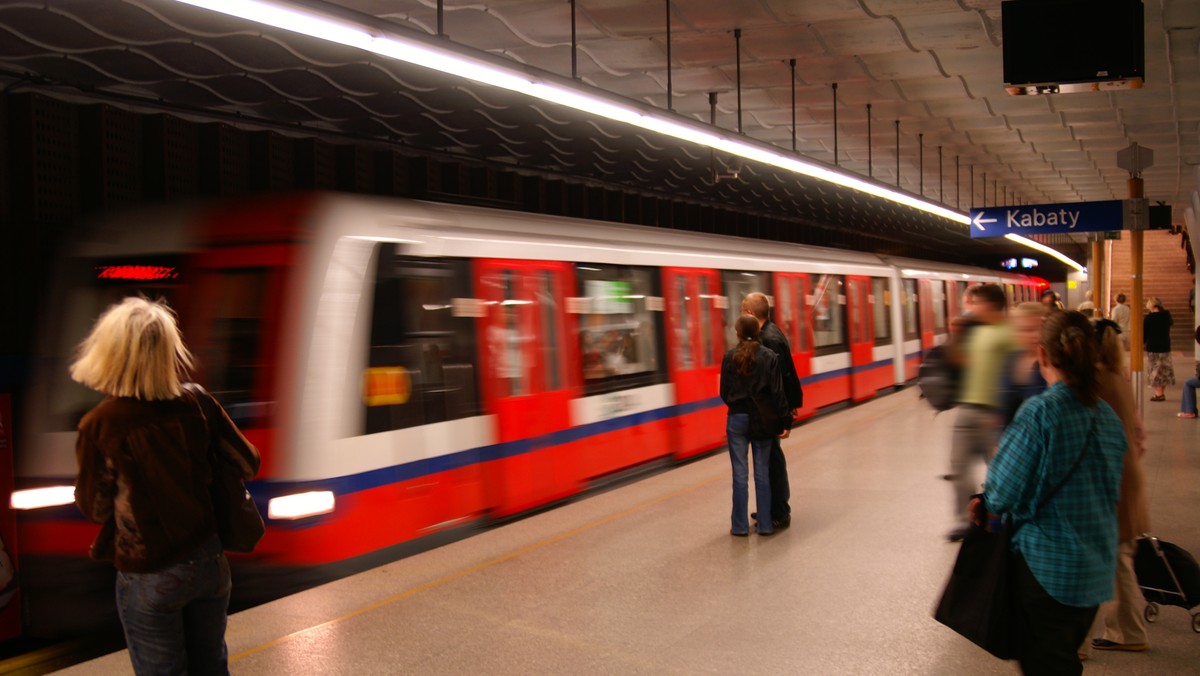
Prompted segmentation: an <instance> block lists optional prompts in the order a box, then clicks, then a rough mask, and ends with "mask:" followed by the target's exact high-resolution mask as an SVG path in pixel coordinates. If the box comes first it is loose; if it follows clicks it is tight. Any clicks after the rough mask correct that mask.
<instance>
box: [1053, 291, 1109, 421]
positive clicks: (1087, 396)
mask: <svg viewBox="0 0 1200 676" xmlns="http://www.w3.org/2000/svg"><path fill="white" fill-rule="evenodd" d="M1095 333H1096V332H1095V330H1093V329H1092V323H1091V322H1090V321H1088V318H1087V317H1084V316H1083V314H1081V313H1079V312H1052V313H1050V314H1049V315H1047V316H1046V320H1045V322H1044V323H1043V324H1042V348H1043V349H1044V350H1046V355H1047V356H1048V357H1049V359H1050V364H1051V365H1052V366H1054V368H1056V369H1058V370H1059V372H1060V373H1062V378H1063V382H1065V383H1066V384H1067V386H1068V387H1070V388H1071V391H1072V392H1074V393H1075V396H1076V397H1078V398H1079V400H1080V401H1081V402H1083V403H1084V404H1087V405H1088V406H1095V405H1096V401H1097V400H1098V399H1099V395H1098V394H1097V389H1098V383H1097V374H1096V362H1097V361H1099V359H1100V354H1099V350H1098V349H1097V347H1096V336H1095Z"/></svg>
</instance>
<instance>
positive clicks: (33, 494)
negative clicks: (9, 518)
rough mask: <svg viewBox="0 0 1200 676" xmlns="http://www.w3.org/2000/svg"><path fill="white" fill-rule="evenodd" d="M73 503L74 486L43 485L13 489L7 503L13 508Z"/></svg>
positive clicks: (37, 507) (36, 507)
mask: <svg viewBox="0 0 1200 676" xmlns="http://www.w3.org/2000/svg"><path fill="white" fill-rule="evenodd" d="M73 504H75V487H74V486H45V487H43V488H28V489H25V490H20V491H13V492H12V496H11V497H9V499H8V505H9V506H10V507H12V508H13V509H41V508H43V507H59V506H62V505H73Z"/></svg>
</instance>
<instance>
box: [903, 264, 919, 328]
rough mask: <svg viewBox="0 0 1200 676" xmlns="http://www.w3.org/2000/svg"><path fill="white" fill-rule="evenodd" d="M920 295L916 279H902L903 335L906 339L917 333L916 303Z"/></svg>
mask: <svg viewBox="0 0 1200 676" xmlns="http://www.w3.org/2000/svg"><path fill="white" fill-rule="evenodd" d="M919 301H920V296H919V295H918V294H917V280H915V279H906V280H904V337H905V339H907V340H912V339H914V338H916V337H917V336H918V335H919V334H918V331H919V327H918V326H917V304H918V302H919Z"/></svg>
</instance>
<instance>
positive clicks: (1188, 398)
mask: <svg viewBox="0 0 1200 676" xmlns="http://www.w3.org/2000/svg"><path fill="white" fill-rule="evenodd" d="M1197 387H1200V378H1188V379H1187V380H1186V381H1185V382H1184V383H1183V400H1182V401H1181V402H1180V403H1179V412H1180V413H1191V414H1193V415H1194V414H1195V413H1196V388H1197Z"/></svg>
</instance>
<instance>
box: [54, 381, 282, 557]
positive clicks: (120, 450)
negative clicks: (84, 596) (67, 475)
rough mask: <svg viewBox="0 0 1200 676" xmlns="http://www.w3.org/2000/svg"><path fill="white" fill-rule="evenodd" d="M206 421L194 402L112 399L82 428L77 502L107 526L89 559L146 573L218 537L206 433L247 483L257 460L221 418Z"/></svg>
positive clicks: (187, 395) (77, 447) (77, 452)
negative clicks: (214, 437) (217, 439)
mask: <svg viewBox="0 0 1200 676" xmlns="http://www.w3.org/2000/svg"><path fill="white" fill-rule="evenodd" d="M222 417H223V418H224V419H223V420H220V421H212V422H210V423H208V424H206V422H205V419H204V417H203V414H202V413H201V410H200V408H199V404H198V402H197V401H196V399H195V398H194V397H193V396H192V395H191V394H190V393H187V392H185V393H184V394H183V396H180V397H178V398H176V399H170V400H165V401H143V400H140V399H133V398H128V397H109V398H107V399H105V400H104V401H102V402H100V404H98V405H97V406H96V408H94V409H92V410H91V411H89V412H88V414H87V415H85V416H84V417H83V420H81V421H80V423H79V437H78V439H77V440H76V445H75V455H76V458H77V460H78V462H79V477H78V479H77V480H76V483H75V504H76V505H77V506H78V507H79V510H80V511H82V512H83V514H84V515H85V516H87V517H88V518H89V519H91V520H92V521H95V522H97V523H102V524H104V527H103V528H101V530H100V534H99V535H98V536H97V537H96V540H95V542H93V543H92V548H91V552H90V553H91V556H92V557H93V558H96V559H102V560H112V561H113V565H114V566H115V567H116V568H117V570H120V571H124V572H128V573H146V572H152V571H155V570H160V569H162V568H165V567H167V566H170V565H172V564H174V563H177V562H179V561H181V560H183V557H185V556H187V555H188V554H190V553H191V552H192V551H194V550H195V549H196V548H197V547H199V546H200V545H201V544H203V543H204V541H205V540H207V539H208V538H210V537H212V535H213V534H214V533H215V532H216V524H215V522H214V520H213V508H212V500H211V499H210V498H209V493H208V486H209V483H211V481H212V467H211V465H210V461H209V455H208V454H209V448H210V443H209V440H210V429H209V426H210V425H211V426H212V427H213V429H212V433H214V434H218V435H220V438H221V440H222V442H224V443H220V444H213V447H216V448H220V449H222V452H224V453H225V454H226V455H229V456H231V457H230V459H231V460H233V461H234V462H235V463H236V464H237V465H239V466H241V467H242V468H243V470H244V474H245V478H247V479H249V478H251V477H253V476H254V474H255V473H256V472H257V471H258V466H259V462H260V461H259V455H258V451H257V449H255V448H254V446H252V445H251V444H250V443H249V442H248V441H246V439H245V437H243V436H242V435H241V433H240V432H238V431H237V427H236V426H234V424H233V422H232V421H230V420H229V417H228V416H222Z"/></svg>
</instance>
